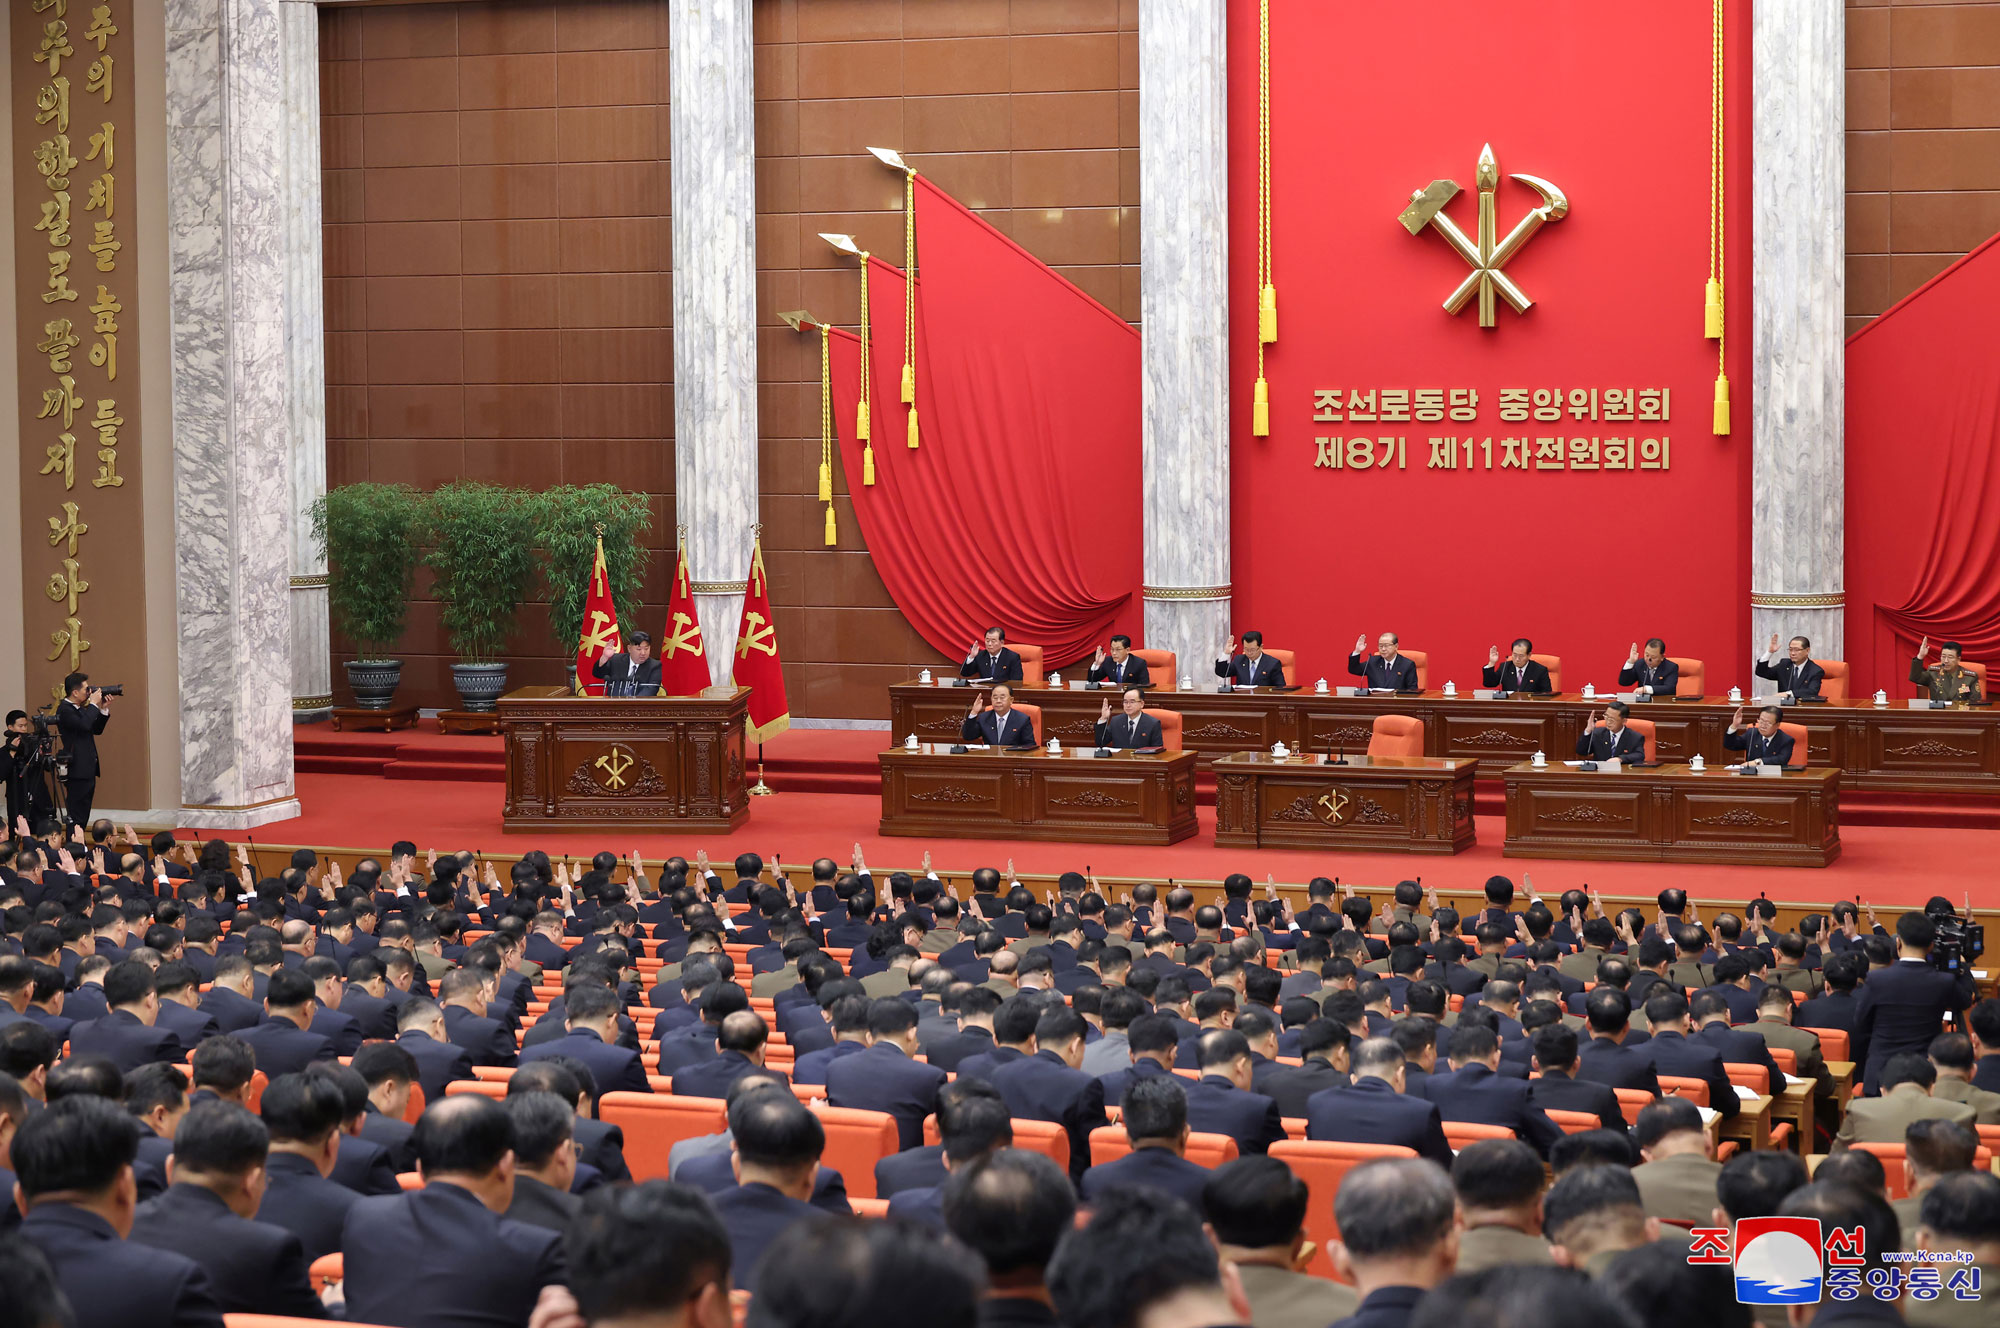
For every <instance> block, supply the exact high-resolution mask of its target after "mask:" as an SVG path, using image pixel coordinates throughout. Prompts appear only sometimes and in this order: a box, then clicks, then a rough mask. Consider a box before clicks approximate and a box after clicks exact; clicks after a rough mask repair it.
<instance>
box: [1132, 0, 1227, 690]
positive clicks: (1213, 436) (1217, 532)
mask: <svg viewBox="0 0 2000 1328" xmlns="http://www.w3.org/2000/svg"><path fill="white" fill-rule="evenodd" d="M1225 8H1226V7H1225V6H1223V5H1220V4H1214V3H1209V2H1208V0H1139V246H1140V249H1139V252H1140V261H1141V266H1140V269H1139V320H1140V321H1139V326H1140V332H1141V335H1142V336H1143V338H1144V349H1143V383H1144V393H1145V405H1144V417H1145V423H1144V451H1143V456H1144V467H1145V492H1146V497H1145V504H1146V513H1145V519H1146V533H1145V571H1144V580H1145V590H1144V594H1145V602H1146V641H1145V644H1146V645H1147V646H1148V647H1149V648H1151V649H1156V650H1172V651H1174V652H1175V653H1176V654H1178V655H1179V656H1180V670H1181V672H1182V673H1183V674H1187V675H1192V676H1194V677H1197V678H1200V677H1203V676H1206V675H1207V674H1208V673H1209V672H1210V671H1211V670H1210V667H1209V661H1211V660H1213V659H1214V657H1215V655H1216V653H1217V651H1219V650H1220V649H1221V647H1222V645H1223V643H1224V641H1226V640H1227V639H1228V636H1229V632H1230V626H1229V425H1230V421H1229V353H1228V341H1229V180H1228V167H1229V137H1228V110H1227V105H1226V100H1225V94H1226V91H1227V86H1228V68H1227V66H1228V59H1227V47H1228V43H1227V40H1226V35H1225V22H1224V20H1225V17H1226V15H1225Z"/></svg>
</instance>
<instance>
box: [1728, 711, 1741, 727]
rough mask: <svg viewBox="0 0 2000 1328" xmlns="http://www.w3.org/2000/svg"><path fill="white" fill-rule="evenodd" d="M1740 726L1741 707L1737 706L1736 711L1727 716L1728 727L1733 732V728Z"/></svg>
mask: <svg viewBox="0 0 2000 1328" xmlns="http://www.w3.org/2000/svg"><path fill="white" fill-rule="evenodd" d="M1742 727H1743V707H1742V706H1737V707H1736V713H1735V714H1733V715H1731V716H1730V717H1729V728H1730V731H1731V732H1734V731H1735V730H1737V729H1740V728H1742Z"/></svg>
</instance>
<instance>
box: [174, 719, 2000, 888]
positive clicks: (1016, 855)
mask: <svg viewBox="0 0 2000 1328" xmlns="http://www.w3.org/2000/svg"><path fill="white" fill-rule="evenodd" d="M377 736H378V737H381V736H383V735H377ZM399 736H400V735H399ZM881 736H882V735H880V734H855V733H837V734H836V733H827V732H824V731H818V732H811V733H805V734H797V735H786V739H785V741H787V742H789V741H790V739H791V738H793V737H803V738H808V739H810V740H812V741H811V742H810V743H804V744H799V746H800V747H806V746H819V745H821V744H822V743H823V742H824V740H827V739H834V740H837V742H838V743H845V744H854V743H855V742H856V740H857V739H862V740H866V742H867V743H868V744H870V746H871V748H872V745H873V744H874V743H877V742H879V741H880V740H881ZM433 740H435V735H433ZM451 741H459V742H468V743H471V742H479V741H482V740H480V739H452V740H451ZM483 741H485V742H488V743H491V742H492V741H494V740H493V739H484V740H483ZM395 745H396V744H392V743H389V742H387V741H384V742H383V746H384V747H385V749H387V750H388V751H391V752H393V750H394V746H395ZM779 745H780V744H778V743H773V744H771V745H770V751H769V752H768V753H767V763H769V764H771V765H775V761H773V760H771V759H770V758H772V757H774V756H775V753H776V749H777V748H778V747H779ZM825 745H826V746H828V747H832V746H835V745H836V743H834V742H825ZM770 778H771V782H772V783H773V784H776V783H778V782H779V779H778V776H777V774H776V771H775V769H774V770H773V771H772V773H771V776H770ZM298 788H299V798H300V801H301V802H303V803H304V805H305V808H306V812H305V815H303V816H299V817H295V818H293V819H291V820H288V821H277V822H273V823H272V824H270V825H266V826H261V827H259V828H258V830H257V832H256V838H257V839H258V840H259V841H262V842H263V843H266V844H270V845H280V844H283V845H294V844H312V845H326V846H335V847H354V848H371V849H382V848H387V846H388V845H389V843H390V842H391V841H393V840H396V839H401V838H408V839H411V840H414V841H415V842H416V843H418V844H420V845H422V846H424V847H426V848H429V847H440V848H469V849H473V850H475V851H477V852H482V853H485V852H490V853H493V854H495V855H498V856H502V857H505V856H507V855H511V854H518V853H521V852H525V851H526V850H527V849H530V848H542V849H546V850H548V851H550V852H562V853H570V854H575V855H578V856H582V855H585V854H589V853H594V852H596V851H597V850H599V849H605V848H608V849H611V850H613V851H614V852H617V853H619V854H621V855H622V854H625V853H629V852H631V851H633V850H634V849H637V850H638V851H639V852H641V853H642V854H644V855H645V857H646V858H648V859H649V860H651V861H654V862H657V861H659V860H660V859H661V858H663V857H665V856H667V855H669V854H672V853H680V854H684V855H686V856H688V857H693V856H694V854H695V851H696V850H697V849H707V850H708V853H709V856H710V857H712V858H715V859H718V860H726V859H729V858H732V857H734V856H735V855H736V854H738V853H741V852H745V851H753V852H757V853H761V854H763V855H764V856H765V857H766V858H769V857H771V856H772V855H773V854H774V853H775V854H777V855H779V856H781V857H783V858H784V859H786V860H788V861H790V862H793V863H795V864H797V865H800V866H803V865H805V864H806V863H807V862H809V861H810V860H811V859H812V858H815V857H819V856H822V855H825V856H831V857H835V858H838V859H840V860H841V861H843V862H845V860H846V858H847V855H848V853H849V851H850V850H851V849H852V848H853V845H854V843H855V841H856V840H859V841H860V842H861V845H862V849H863V851H864V853H865V854H866V855H867V858H868V862H869V865H870V866H872V867H874V868H875V869H876V870H878V871H888V870H894V869H898V868H909V867H915V866H916V864H917V863H918V861H919V860H920V859H921V858H922V856H923V853H924V851H925V850H926V849H929V850H930V851H931V852H932V853H933V854H934V855H935V859H936V864H937V866H938V868H939V870H941V871H947V872H968V871H970V870H971V869H973V868H974V867H978V866H983V865H989V864H990V865H994V866H1004V865H1005V864H1006V861H1007V859H1008V858H1009V857H1010V856H1011V857H1012V858H1013V859H1014V865H1015V867H1016V868H1017V869H1018V870H1020V871H1021V872H1023V873H1030V874H1044V873H1046V874H1055V873H1059V872H1064V871H1080V870H1082V869H1083V868H1085V867H1091V868H1094V869H1095V870H1096V871H1098V872H1099V873H1101V874H1104V875H1107V876H1117V877H1126V878H1134V877H1144V878H1148V879H1152V880H1155V881H1160V880H1165V879H1166V878H1168V877H1183V878H1186V879H1188V880H1195V881H1214V880H1219V879H1221V878H1222V877H1223V876H1225V875H1227V874H1229V873H1230V872H1234V871H1243V872H1248V873H1250V874H1251V875H1252V876H1254V877H1256V878H1258V879H1260V880H1261V879H1262V878H1263V876H1264V875H1265V873H1267V872H1269V873H1273V874H1275V875H1276V876H1277V878H1278V879H1279V880H1280V881H1281V882H1288V883H1296V882H1300V881H1303V880H1306V879H1308V878H1310V877H1312V876H1316V875H1327V876H1335V875H1338V876H1340V877H1341V878H1343V879H1345V880H1347V881H1349V882H1352V883H1355V884H1357V885H1364V886H1375V887H1380V886H1385V885H1390V884H1393V883H1394V882H1395V881H1397V880H1399V879H1401V878H1402V877H1404V876H1409V875H1416V874H1419V873H1421V874H1422V875H1423V876H1424V878H1425V879H1426V880H1427V881H1428V882H1432V883H1435V884H1438V885H1441V886H1447V887H1460V886H1473V887H1476V886H1477V885H1478V883H1479V882H1481V881H1482V880H1484V879H1485V878H1486V877H1487V876H1488V875H1491V874H1493V873H1495V872H1500V873H1504V874H1506V875H1508V876H1512V877H1514V878H1515V879H1516V880H1519V879H1520V877H1521V875H1522V874H1523V873H1524V872H1525V873H1527V874H1528V875H1531V876H1534V877H1538V878H1539V879H1538V880H1536V882H1535V885H1536V888H1537V889H1539V890H1541V891H1542V892H1543V893H1545V894H1546V893H1554V892H1555V891H1558V890H1562V889H1567V888H1568V887H1570V886H1572V885H1585V884H1591V885H1596V886H1598V887H1599V888H1601V889H1603V890H1604V891H1605V892H1606V893H1609V894H1651V893H1654V892H1656V891H1659V890H1662V889H1664V888H1666V887H1667V886H1669V885H1674V886H1680V887H1682V888H1684V889H1686V890H1688V891H1689V892H1690V893H1692V894H1694V895H1696V896H1697V897H1700V898H1724V899H1749V898H1752V897H1754V896H1756V895H1757V894H1759V893H1760V892H1761V893H1764V894H1768V895H1769V896H1770V897H1771V898H1772V899H1775V900H1780V901H1785V902H1794V903H1805V902H1815V903H1822V904H1830V903H1831V902H1832V901H1833V900H1834V899H1836V898H1844V899H1851V898H1854V897H1855V896H1857V895H1858V896H1860V897H1861V898H1862V899H1864V900H1866V901H1869V902H1872V903H1874V904H1876V905H1877V906H1878V907H1879V908H1881V909H1882V910H1883V911H1884V912H1887V911H1888V910H1889V909H1891V908H1896V907H1901V906H1904V905H1909V904H1920V903H1922V902H1923V900H1925V899H1926V898H1928V897H1930V896H1931V895H1932V894H1934V893H1943V894H1946V895H1949V896H1950V897H1951V898H1952V900H1953V901H1954V902H1958V901H1959V900H1960V898H1961V896H1962V895H1963V893H1964V891H1966V890H1967V889H1970V890H1971V891H1972V901H1973V905H1974V906H1975V907H1979V908H1990V907H2000V878H1996V876H1995V875H1994V873H1992V872H1991V871H1990V870H1986V871H1977V872H1968V870H1967V867H1968V864H1973V863H1980V862H1988V863H1990V862H1991V861H1993V859H1994V856H1995V855H1996V854H2000V833H1995V832H1993V831H1985V830H1965V829H1910V828H1906V827H1901V826H1843V829H1842V833H1841V842H1842V846H1843V851H1842V853H1841V857H1840V860H1839V861H1838V862H1837V863H1835V864H1834V865H1833V866H1832V867H1829V868H1825V869H1823V870H1814V869H1809V868H1769V869H1761V868H1748V867H1711V866H1678V865H1674V866H1669V865H1664V864H1647V863H1622V864H1611V863H1580V862H1561V861H1554V860H1537V859H1527V858H1506V857H1503V856H1502V855H1501V852H1500V840H1501V829H1502V827H1501V822H1500V820H1499V818H1497V817H1492V816H1481V817H1479V818H1478V829H1479V846H1478V847H1477V848H1475V849H1473V850H1472V851H1470V852H1468V853H1462V854H1460V855H1459V856H1457V857H1455V858H1430V859H1417V858H1411V857H1405V856H1402V855H1399V854H1380V853H1310V852H1303V851H1299V850H1291V849H1268V850H1263V851H1250V850H1243V849H1219V848H1217V847H1215V845H1214V843H1213V836H1214V833H1215V812H1214V810H1213V809H1212V808H1210V807H1203V808H1202V809H1201V813H1200V815H1201V832H1200V834H1199V835H1198V836H1197V837H1196V838H1194V839H1191V840H1188V841H1187V842H1185V843H1182V844H1179V845H1176V846H1175V847H1173V848H1132V847H1126V846H1115V847H1114V846H1109V845H1094V846H1093V845H1083V844H1041V843H1023V842H1018V841H1011V840H1010V841H999V840H970V839H952V840H935V841H925V840H916V839H892V838H884V837H883V836H880V835H878V834H876V833H875V824H876V820H877V817H878V815H879V812H880V806H881V804H880V801H879V798H878V797H877V796H875V795H873V794H871V795H869V796H857V795H854V794H838V793H781V794H778V795H776V796H774V797H769V798H758V799H756V800H755V801H754V802H753V803H752V805H751V809H750V820H749V822H748V823H747V824H746V825H745V826H744V828H743V829H742V830H741V831H740V832H738V833H737V834H735V835H733V836H720V835H714V836H680V835H666V834H661V833H658V832H657V831H651V830H646V831H641V832H639V833H637V834H636V835H628V836H623V837H621V836H619V835H612V834H606V833H600V832H595V831H579V832H577V833H575V834H558V835H550V834H523V835H506V834H503V833H502V832H501V829H500V790H499V789H498V788H497V787H496V786H494V785H492V784H485V783H468V782H464V781H463V780H455V779H443V780H423V779H413V780H399V781H398V782H395V783H388V782H384V781H383V780H382V779H380V778H377V777H374V776H372V775H360V776H357V775H352V774H316V773H303V774H301V775H300V776H299V781H298ZM189 833H191V834H197V835H198V834H199V832H189ZM233 837H234V836H231V838H233Z"/></svg>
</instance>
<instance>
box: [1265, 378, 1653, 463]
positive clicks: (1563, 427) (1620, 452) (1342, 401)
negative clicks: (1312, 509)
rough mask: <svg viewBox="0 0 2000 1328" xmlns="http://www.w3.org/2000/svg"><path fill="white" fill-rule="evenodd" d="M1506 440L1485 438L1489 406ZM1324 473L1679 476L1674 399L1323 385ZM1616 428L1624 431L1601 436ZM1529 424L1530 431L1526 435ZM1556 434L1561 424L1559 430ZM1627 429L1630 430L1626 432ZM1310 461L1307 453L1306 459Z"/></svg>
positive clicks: (1319, 457) (1586, 390)
mask: <svg viewBox="0 0 2000 1328" xmlns="http://www.w3.org/2000/svg"><path fill="white" fill-rule="evenodd" d="M1482 400H1488V401H1491V402H1492V404H1493V410H1492V414H1491V415H1490V416H1488V417H1487V418H1489V419H1490V420H1492V421H1493V423H1494V424H1497V425H1498V426H1499V429H1498V432H1497V433H1494V432H1491V431H1490V430H1491V429H1492V428H1493V424H1489V425H1488V426H1487V430H1488V431H1482V430H1481V429H1480V428H1479V427H1478V426H1479V423H1480V420H1481V416H1480V403H1481V401H1482ZM1311 412H1312V413H1311V416H1310V424H1311V430H1312V432H1311V433H1310V435H1303V436H1309V437H1310V438H1311V441H1312V445H1313V446H1312V452H1311V454H1310V460H1311V463H1312V467H1313V469H1315V470H1340V471H1364V472H1365V471H1386V470H1498V471H1507V470H1519V471H1524V472H1532V471H1540V470H1570V471H1605V470H1611V471H1617V470H1630V471H1643V470H1670V469H1672V465H1671V461H1672V454H1673V439H1672V437H1671V436H1670V435H1669V434H1668V433H1667V432H1666V426H1667V425H1668V424H1669V423H1671V422H1672V418H1673V391H1672V389H1671V388H1664V387H1632V386H1623V387H1602V386H1597V387H1567V388H1565V387H1502V388H1499V389H1498V390H1497V391H1491V390H1489V391H1488V392H1486V393H1484V394H1482V392H1481V390H1480V389H1479V388H1477V387H1381V386H1375V387H1365V386H1364V387H1322V388H1315V389H1313V394H1312V406H1311ZM1446 423H1449V424H1454V425H1469V426H1472V427H1470V428H1467V429H1465V430H1463V431H1459V430H1454V431H1453V432H1451V433H1438V434H1417V435H1415V436H1414V437H1413V436H1412V435H1411V434H1410V433H1408V432H1405V431H1404V430H1403V429H1400V428H1399V429H1392V430H1390V431H1387V432H1379V433H1378V432H1376V431H1375V430H1373V429H1370V430H1367V431H1364V432H1361V433H1348V432H1345V431H1343V432H1339V433H1334V432H1331V431H1325V430H1326V426H1328V425H1335V426H1346V425H1357V424H1359V425H1376V426H1379V425H1385V424H1387V425H1398V426H1408V425H1411V424H1446ZM1606 424H1608V425H1610V426H1612V428H1613V429H1615V430H1617V432H1606V431H1605V430H1603V429H1593V430H1591V432H1589V433H1587V434H1586V433H1584V432H1583V431H1584V429H1585V428H1586V427H1588V426H1591V425H1606ZM1522 425H1527V426H1530V428H1525V429H1523V428H1519V426H1522ZM1550 426H1556V427H1554V428H1551V427H1550ZM1620 426H1628V427H1624V428H1620ZM1300 455H1301V457H1305V456H1306V455H1307V454H1306V453H1304V452H1303V451H1302V452H1301V453H1300Z"/></svg>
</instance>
